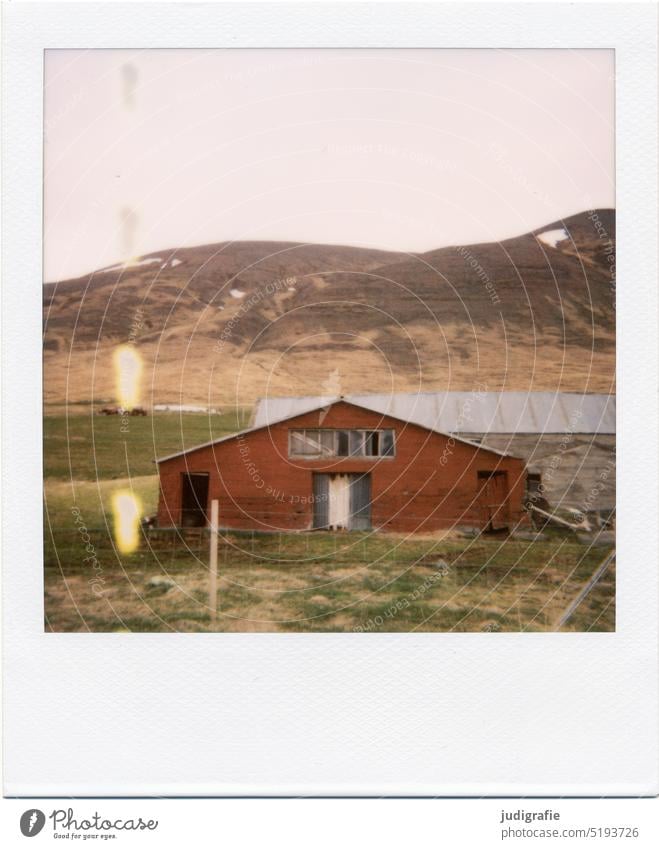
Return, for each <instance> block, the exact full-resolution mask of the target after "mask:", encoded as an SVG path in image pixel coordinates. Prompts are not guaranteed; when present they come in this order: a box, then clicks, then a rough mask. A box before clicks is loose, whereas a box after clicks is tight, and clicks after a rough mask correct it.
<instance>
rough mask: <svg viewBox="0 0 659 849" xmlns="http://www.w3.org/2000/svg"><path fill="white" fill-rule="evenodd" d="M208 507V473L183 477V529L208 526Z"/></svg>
mask: <svg viewBox="0 0 659 849" xmlns="http://www.w3.org/2000/svg"><path fill="white" fill-rule="evenodd" d="M207 507H208V472H193V473H185V472H184V473H183V474H182V475H181V527H183V528H203V527H205V526H206V522H207V518H206V510H207Z"/></svg>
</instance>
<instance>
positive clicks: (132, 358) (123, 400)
mask: <svg viewBox="0 0 659 849" xmlns="http://www.w3.org/2000/svg"><path fill="white" fill-rule="evenodd" d="M114 367H115V370H116V377H117V402H118V404H119V406H120V407H121V408H122V409H124V410H132V409H133V407H137V405H138V403H139V400H140V378H141V376H142V358H141V357H140V355H139V354H138V352H137V351H136V350H135V348H134V347H133V346H132V345H120V346H119V347H118V348H117V349H116V351H115V352H114Z"/></svg>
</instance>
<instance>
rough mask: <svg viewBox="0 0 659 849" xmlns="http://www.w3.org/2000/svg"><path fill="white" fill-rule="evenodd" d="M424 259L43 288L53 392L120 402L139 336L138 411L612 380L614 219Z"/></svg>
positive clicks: (353, 256)
mask: <svg viewBox="0 0 659 849" xmlns="http://www.w3.org/2000/svg"><path fill="white" fill-rule="evenodd" d="M598 216H599V218H598V222H599V223H598V224H596V223H595V221H594V220H592V219H591V217H590V216H589V215H588V214H586V213H582V214H581V215H576V216H572V217H571V218H569V219H567V220H565V221H562V222H554V223H552V224H551V225H547V228H540V230H539V231H536V234H537V235H541V233H542V231H544V230H546V229H558V230H562V229H565V231H566V233H568V234H569V235H568V238H566V239H562V240H560V241H558V242H557V243H556V244H555V245H553V246H551V245H547V244H545V243H543V242H542V241H541V240H539V239H538V237H537V235H536V234H533V233H526V234H524V235H520V236H518V237H517V238H513V239H507V240H505V241H503V242H495V243H489V244H477V245H466V246H451V247H443V248H441V249H439V250H433V251H428V252H427V253H424V254H420V255H411V254H400V253H396V252H387V251H374V250H368V249H363V248H352V247H344V246H330V245H296V244H284V243H268V242H237V243H221V244H217V245H204V246H200V247H198V248H184V249H180V250H165V251H160V252H158V253H157V254H153V255H150V256H149V257H145V258H143V259H142V260H141V261H140V264H138V265H131V266H127V267H115V268H114V269H101V270H99V271H97V272H95V273H93V274H91V275H89V276H86V277H83V278H79V279H77V280H67V281H61V282H58V283H53V284H48V285H46V286H45V287H44V312H43V317H44V350H45V353H44V370H45V375H46V380H45V384H44V385H45V397H46V400H47V401H48V402H49V403H60V404H61V403H63V402H64V401H66V402H67V403H69V404H70V403H81V402H82V403H84V402H89V401H91V400H98V399H109V398H112V397H113V393H114V386H115V375H114V369H113V364H112V354H113V351H114V349H115V348H116V346H117V345H118V344H120V343H125V342H126V341H128V340H130V341H132V342H133V343H134V344H135V346H136V349H137V350H139V352H140V353H141V355H142V357H143V360H144V363H145V372H144V389H145V397H144V398H143V403H145V404H147V405H152V404H154V403H163V402H175V403H203V404H211V405H214V406H220V407H223V406H226V405H232V406H233V405H234V404H236V403H237V404H239V405H251V404H253V402H254V400H255V398H257V397H259V396H263V395H266V394H271V395H291V394H293V395H317V394H319V392H323V386H324V385H326V384H327V383H328V382H331V383H332V385H333V386H335V387H336V388H337V389H339V390H340V392H343V393H344V394H345V393H350V392H367V391H385V390H387V391H389V390H391V391H412V390H416V389H422V390H440V389H460V390H467V391H468V390H470V389H472V388H473V387H474V386H475V385H477V384H484V385H486V386H487V388H488V389H490V390H493V391H494V390H498V389H509V390H513V389H514V390H522V391H524V390H530V391H533V390H536V391H537V390H560V391H579V392H609V391H611V389H612V387H613V386H614V380H615V309H614V307H615V276H614V274H613V271H614V268H615V266H614V264H611V263H610V262H609V259H610V258H614V256H615V254H614V253H608V254H607V253H606V250H607V247H609V248H611V250H612V251H613V250H614V249H615V213H614V211H613V210H599V211H598Z"/></svg>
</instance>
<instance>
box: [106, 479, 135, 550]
mask: <svg viewBox="0 0 659 849" xmlns="http://www.w3.org/2000/svg"><path fill="white" fill-rule="evenodd" d="M112 513H113V515H114V539H115V542H116V544H117V548H118V549H119V551H120V552H121V553H122V554H131V553H132V552H133V551H135V549H136V548H138V546H139V544H140V533H139V531H140V517H141V515H142V504H141V502H140V499H139V498H138V497H137V495H135V493H133V492H131V491H130V490H128V489H120V490H117V492H114V493H113V494H112Z"/></svg>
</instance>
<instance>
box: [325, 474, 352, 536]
mask: <svg viewBox="0 0 659 849" xmlns="http://www.w3.org/2000/svg"><path fill="white" fill-rule="evenodd" d="M328 524H329V526H330V527H331V528H348V527H350V476H349V475H332V476H331V477H330V480H329V522H328Z"/></svg>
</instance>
